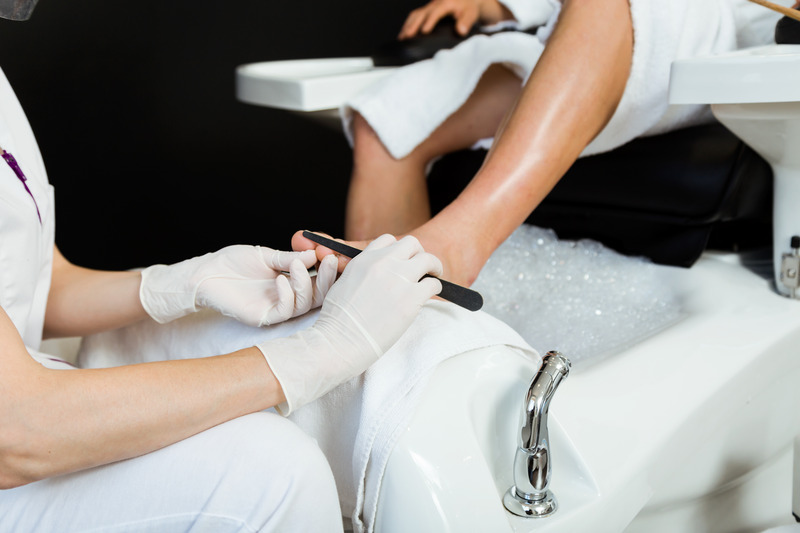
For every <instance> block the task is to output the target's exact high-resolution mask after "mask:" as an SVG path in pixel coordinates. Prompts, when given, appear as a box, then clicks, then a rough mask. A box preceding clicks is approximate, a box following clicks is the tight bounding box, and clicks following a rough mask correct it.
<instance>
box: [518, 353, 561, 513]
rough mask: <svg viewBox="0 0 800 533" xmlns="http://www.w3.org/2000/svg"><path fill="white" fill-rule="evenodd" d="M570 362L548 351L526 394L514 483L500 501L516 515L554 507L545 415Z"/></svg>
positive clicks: (545, 511)
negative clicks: (550, 488) (550, 486)
mask: <svg viewBox="0 0 800 533" xmlns="http://www.w3.org/2000/svg"><path fill="white" fill-rule="evenodd" d="M571 366H572V365H571V363H570V361H569V359H567V358H566V357H564V356H563V355H562V354H561V353H559V352H555V351H551V352H547V354H546V355H545V356H544V358H542V366H541V367H540V368H539V371H538V372H537V373H536V376H534V378H533V380H532V381H531V384H530V387H528V392H527V393H526V395H525V403H524V405H523V408H522V424H521V425H522V428H521V430H520V439H519V445H518V447H517V452H516V455H515V456H514V485H513V486H512V487H511V488H510V489H508V492H506V494H505V496H504V497H503V505H505V507H506V509H508V511H510V512H511V513H513V514H515V515H517V516H524V517H535V518H540V517H544V516H547V515H550V514H552V513H554V512H555V511H556V507H557V505H556V499H555V497H554V496H553V493H552V492H551V491H550V490H548V487H549V485H550V476H551V473H552V466H551V460H550V437H549V433H548V430H547V415H548V412H549V407H550V401H551V400H552V398H553V395H554V394H555V392H556V389H557V388H558V386H559V384H560V383H561V382H562V381H563V380H564V379H565V378H566V377H567V376H568V375H569V370H570V368H571Z"/></svg>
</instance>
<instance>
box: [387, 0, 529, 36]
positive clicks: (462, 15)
mask: <svg viewBox="0 0 800 533" xmlns="http://www.w3.org/2000/svg"><path fill="white" fill-rule="evenodd" d="M449 15H452V17H453V18H454V19H455V20H456V31H457V32H458V33H459V35H466V34H467V33H469V30H470V29H471V28H472V26H474V25H475V24H476V23H477V22H480V23H481V24H496V23H498V22H500V21H503V20H511V19H513V16H512V15H511V12H510V11H509V10H508V8H506V7H505V6H504V5H503V4H501V3H500V2H498V1H497V0H432V1H431V2H429V3H428V4H426V5H424V6H422V7H420V8H417V9H415V10H413V11H412V12H411V13H409V15H408V17H407V18H406V21H405V23H404V24H403V28H402V29H401V30H400V34H399V35H398V39H410V38H412V37H416V36H417V35H419V34H420V33H422V34H427V33H430V32H431V31H432V30H433V28H434V27H435V26H436V24H437V23H438V22H439V21H440V20H442V19H443V18H445V17H447V16H449Z"/></svg>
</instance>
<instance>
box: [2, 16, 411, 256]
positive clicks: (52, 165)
mask: <svg viewBox="0 0 800 533" xmlns="http://www.w3.org/2000/svg"><path fill="white" fill-rule="evenodd" d="M421 3H423V2H418V1H413V0H403V1H398V2H391V3H387V2H375V1H367V0H347V1H346V2H313V3H312V2H303V1H300V2H273V1H267V0H228V1H226V2H197V1H192V2H190V1H187V0H169V1H166V2H154V1H137V2H133V1H124V0H113V1H108V0H69V1H63V0H41V2H40V3H39V5H38V6H37V8H36V10H35V11H34V13H33V16H32V17H31V19H30V20H29V21H27V22H12V21H6V20H0V65H1V66H2V68H3V70H4V71H5V73H6V76H7V77H8V79H9V81H10V82H11V85H12V87H14V89H15V91H16V93H17V96H18V97H19V99H20V101H21V103H22V105H23V107H24V109H25V111H26V113H27V115H28V119H29V120H30V122H31V125H32V126H33V129H34V132H35V133H36V136H37V140H38V142H39V145H40V148H41V150H42V155H43V157H44V160H45V164H46V166H47V170H48V174H49V177H50V181H51V183H52V184H53V185H54V186H55V188H56V213H57V217H56V221H57V222H56V228H57V231H56V243H57V244H58V246H59V248H60V249H61V251H62V252H63V253H64V255H65V256H66V257H67V258H68V259H69V260H71V261H72V262H74V263H77V264H80V265H83V266H87V267H93V268H107V269H125V268H133V267H138V266H146V265H149V264H152V263H170V262H175V261H179V260H181V259H184V258H187V257H191V256H194V255H198V254H201V253H205V252H208V251H213V250H216V249H218V248H220V247H222V246H225V245H228V244H236V243H249V244H262V245H267V246H272V247H275V248H283V249H285V248H287V247H288V246H289V240H290V237H291V235H292V234H293V233H294V231H295V230H298V229H304V228H305V229H317V230H325V231H328V232H331V233H333V234H337V235H341V232H342V225H343V212H344V199H345V195H346V190H347V181H348V179H349V174H350V166H351V152H350V148H349V146H348V145H347V142H346V140H345V138H344V136H343V135H342V134H341V132H340V131H336V130H334V129H328V128H325V127H322V126H320V125H318V124H316V123H314V122H311V121H309V120H308V119H307V118H305V117H302V116H300V115H296V114H292V113H290V112H287V111H282V110H277V109H269V108H265V107H259V106H253V105H249V104H245V103H242V102H239V101H237V100H236V98H235V68H236V67H237V66H238V65H240V64H243V63H249V62H257V61H270V60H278V59H299V58H316V57H346V56H361V55H370V54H371V53H373V52H374V51H375V50H376V49H377V48H378V47H380V46H381V45H383V44H385V43H387V42H390V41H391V40H392V39H393V38H394V36H395V35H396V33H397V31H398V30H399V27H400V25H401V24H402V21H403V19H404V18H405V15H406V14H407V13H408V12H409V11H410V10H411V9H412V8H413V7H416V6H417V5H420V4H421Z"/></svg>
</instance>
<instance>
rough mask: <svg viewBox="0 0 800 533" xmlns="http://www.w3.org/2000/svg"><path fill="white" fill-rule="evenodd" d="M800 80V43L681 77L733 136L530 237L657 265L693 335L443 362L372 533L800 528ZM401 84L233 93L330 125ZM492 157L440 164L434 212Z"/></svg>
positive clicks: (658, 143) (673, 155) (621, 172)
mask: <svg viewBox="0 0 800 533" xmlns="http://www.w3.org/2000/svg"><path fill="white" fill-rule="evenodd" d="M376 63H377V65H376ZM799 67H800V48H798V47H796V46H792V45H775V46H770V47H765V48H762V49H758V50H751V51H742V52H740V53H737V54H731V55H728V56H723V57H712V58H694V59H687V60H684V61H681V62H679V63H676V64H675V66H674V70H673V78H672V87H671V98H672V101H673V103H676V104H679V103H703V104H712V109H713V112H714V114H715V115H716V117H717V118H718V120H719V121H720V122H721V123H722V124H723V125H724V127H723V126H720V125H719V124H714V125H708V126H702V127H696V128H690V129H687V130H684V131H680V132H672V133H669V134H666V135H663V136H658V137H652V138H645V139H639V140H637V141H635V142H633V143H630V144H629V145H626V146H625V147H623V148H621V149H619V150H617V151H615V152H613V153H610V154H601V155H598V156H594V157H591V158H585V159H582V160H580V161H579V162H578V163H576V165H575V166H574V167H573V169H571V170H570V172H569V173H568V175H567V176H566V177H565V178H564V179H563V180H562V182H561V183H560V184H559V185H558V187H557V188H556V189H555V190H554V191H553V193H552V194H551V195H550V197H548V199H547V200H546V201H545V202H544V203H543V204H542V206H541V207H540V208H539V209H537V211H536V213H535V214H534V215H533V216H532V218H531V219H530V221H529V222H530V223H532V224H536V225H541V226H545V227H553V228H555V229H556V230H557V232H558V234H559V236H560V237H562V238H566V239H572V238H592V239H596V240H599V241H601V242H603V243H605V244H607V245H608V246H610V247H612V248H614V249H616V250H619V251H621V252H623V253H626V254H631V255H643V256H646V257H649V258H650V259H652V260H653V261H654V262H656V263H657V264H658V265H659V266H658V267H657V268H658V269H659V271H660V274H661V276H662V279H663V280H664V282H665V283H668V284H670V286H671V287H672V288H673V289H674V291H675V293H676V295H677V296H678V300H679V303H680V307H681V312H682V318H681V319H680V320H679V321H677V322H675V323H674V324H672V325H670V326H669V327H667V328H665V329H663V330H661V331H659V332H657V333H654V334H652V335H650V336H649V337H648V338H645V339H639V340H637V342H636V343H635V344H633V345H632V346H628V347H625V348H622V349H619V350H617V352H616V353H612V354H606V356H605V357H603V358H602V360H599V361H598V362H595V363H583V364H575V365H570V363H569V356H570V354H569V353H564V354H559V353H556V352H554V353H548V354H547V355H546V357H545V360H544V363H543V365H542V366H541V368H540V367H539V366H538V364H534V362H532V361H531V360H529V359H527V358H524V357H522V356H520V355H519V354H518V353H517V352H513V351H510V350H506V349H503V348H502V347H494V348H486V349H482V350H477V351H474V352H469V353H465V354H463V355H461V356H458V357H455V358H452V359H450V360H447V361H445V362H444V363H443V364H441V365H440V366H439V368H438V369H437V370H436V372H435V374H434V375H433V377H432V379H431V380H430V382H429V383H428V385H427V387H426V390H425V392H424V394H423V397H422V398H421V400H420V404H419V406H418V408H417V411H416V413H415V415H414V417H413V418H412V419H411V421H410V422H409V424H408V426H407V427H406V428H405V431H404V433H403V435H402V437H401V438H400V439H399V441H398V442H397V444H396V446H395V448H394V451H393V453H392V456H391V458H390V460H389V463H388V465H387V468H386V471H385V475H384V478H383V483H382V486H381V489H380V495H379V500H378V507H377V509H376V511H375V515H374V526H375V531H378V532H380V533H393V532H398V533H400V532H402V533H405V532H408V531H416V532H428V531H429V532H437V533H440V532H443V531H459V532H467V531H469V532H473V531H476V532H477V531H487V532H488V531H490V532H493V533H499V532H515V533H521V532H539V531H541V532H548V531H558V532H576V533H577V532H592V533H602V532H609V533H611V532H620V531H625V532H631V533H635V532H640V531H641V532H648V533H658V532H661V531H664V532H667V531H669V532H675V531H681V532H694V531H697V532H701V531H702V532H717V531H718V532H734V531H736V532H748V531H762V530H764V529H766V528H768V527H772V526H775V525H780V524H788V523H793V522H794V520H795V518H796V517H797V516H800V475H798V474H797V472H798V468H797V467H795V466H794V463H797V464H800V457H798V458H797V459H795V457H794V454H795V453H796V452H795V451H794V450H795V449H798V450H800V441H796V440H795V439H797V436H798V435H800V302H798V301H797V297H798V291H797V289H798V286H799V285H800V284H798V270H800V269H798V266H800V237H798V236H800V169H799V168H798V165H800V159H798V157H797V156H796V155H795V154H796V150H793V149H792V147H793V143H796V142H797V139H798V136H800V126H798V124H800V122H798V120H800V119H798V117H800V83H798V82H799V81H800V78H798V75H797V72H800V69H799ZM393 68H395V67H394V66H393V65H392V64H391V62H387V61H375V60H374V59H373V58H371V57H361V58H338V59H321V60H306V61H283V62H270V63H253V64H247V65H242V66H240V67H239V68H238V69H237V97H238V98H239V99H240V100H241V101H243V102H246V103H250V104H255V105H265V106H269V107H277V108H283V109H287V110H291V111H293V112H299V113H304V114H307V115H309V116H314V117H317V118H319V119H320V120H321V121H322V122H324V123H326V124H333V125H334V126H337V122H338V119H337V111H336V109H337V107H338V105H339V104H340V103H341V102H343V101H344V100H345V99H347V98H348V97H349V96H350V95H352V94H355V93H356V92H357V91H358V90H360V89H361V88H363V87H364V86H366V84H369V83H372V82H374V81H375V80H377V79H379V78H381V77H383V76H385V75H386V74H387V73H389V72H391V70H392V69H393ZM734 89H735V90H734ZM729 130H730V131H729ZM731 131H732V132H733V133H734V134H735V136H734V135H733V134H731V133H730V132H731ZM740 139H742V140H743V141H744V142H742V141H741V140H740ZM481 158H482V155H481V154H460V159H459V156H455V157H453V158H450V159H448V158H445V159H444V160H442V161H441V162H440V163H437V165H436V167H435V168H434V171H433V173H432V174H431V190H432V192H431V194H432V199H433V201H434V202H437V201H439V202H440V203H442V204H443V203H446V201H447V200H448V199H447V198H446V192H442V191H451V190H453V189H454V187H453V185H452V181H451V180H453V179H460V178H459V176H461V177H466V178H468V177H469V176H471V173H472V172H473V171H474V169H475V165H476V164H479V161H480V159H481ZM645 172H646V173H647V175H648V177H650V176H652V178H648V181H647V182H646V183H647V186H646V187H643V185H642V179H641V176H642V174H643V173H645ZM598 174H602V175H603V176H604V178H606V177H608V178H609V179H611V178H613V179H614V180H616V182H617V186H614V187H609V186H606V185H604V186H603V188H602V189H600V188H599V187H598V184H597V180H596V179H591V178H594V177H596V176H597V175H598ZM773 175H774V178H773ZM454 176H455V178H454ZM606 183H607V182H606ZM698 188H699V189H701V190H698ZM773 195H774V197H773ZM773 204H774V205H773ZM772 234H774V242H773V237H772ZM765 253H766V255H765ZM773 265H774V268H773ZM571 326H572V325H565V334H567V335H569V334H574V333H573V332H574V329H575V328H573V327H571ZM553 348H554V349H557V348H558V347H553ZM793 484H794V492H793ZM793 494H794V496H793ZM793 497H794V500H793ZM793 513H794V516H793Z"/></svg>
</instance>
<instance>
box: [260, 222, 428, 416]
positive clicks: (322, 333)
mask: <svg viewBox="0 0 800 533" xmlns="http://www.w3.org/2000/svg"><path fill="white" fill-rule="evenodd" d="M441 272H442V263H441V262H440V261H439V260H438V259H437V258H436V257H434V256H433V255H431V254H429V253H425V252H424V250H423V249H422V246H421V245H420V243H419V241H417V239H415V238H414V237H404V238H403V239H401V240H400V241H395V238H394V237H392V236H391V235H383V236H381V237H379V238H377V239H375V240H374V241H372V243H370V245H369V246H367V248H366V249H365V250H364V251H363V252H361V253H360V254H359V255H358V256H357V257H355V258H354V259H353V260H352V261H350V262H349V263H348V264H347V267H346V268H345V270H344V272H343V273H342V276H341V277H340V278H339V281H337V282H336V283H335V284H334V285H333V287H332V288H331V290H330V291H329V292H328V296H327V297H326V298H325V301H324V302H323V304H322V309H321V310H320V314H319V318H318V319H317V321H316V322H315V323H314V325H313V326H311V327H310V328H308V329H306V330H303V331H300V332H298V333H295V334H294V335H292V336H290V337H285V338H281V339H273V340H270V341H267V342H264V343H262V344H260V345H258V348H259V349H260V350H261V352H262V353H263V354H264V357H266V359H267V363H269V366H270V368H271V369H272V372H273V373H274V374H275V377H276V378H277V379H278V382H279V383H280V384H281V387H282V388H283V392H284V394H285V396H286V403H283V404H281V405H279V406H277V407H276V409H277V410H278V412H280V413H281V414H283V415H288V414H289V413H291V412H292V411H294V410H295V409H297V408H298V407H300V406H302V405H305V404H307V403H309V402H311V401H313V400H315V399H317V398H319V397H320V396H322V395H324V394H326V393H327V392H329V391H330V390H331V389H333V388H334V387H336V386H337V385H339V384H341V383H344V382H345V381H347V380H349V379H351V378H353V377H355V376H357V375H359V374H361V373H362V372H364V371H365V370H366V369H367V368H368V367H369V366H370V365H371V364H372V363H374V362H375V361H377V360H378V358H379V357H380V356H381V355H383V354H384V352H386V350H388V349H389V348H390V347H391V346H392V345H393V344H394V343H395V342H396V341H397V339H399V338H400V336H401V335H402V334H403V332H405V331H406V329H408V327H409V326H410V325H411V322H413V321H414V318H415V317H416V316H417V313H418V312H419V310H420V309H421V308H422V306H423V304H424V303H425V302H426V301H427V300H428V299H429V298H430V297H431V296H434V295H435V294H438V293H439V292H441V290H442V284H441V283H440V282H439V280H438V279H434V278H425V279H420V278H422V276H424V275H425V274H433V275H441Z"/></svg>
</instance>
